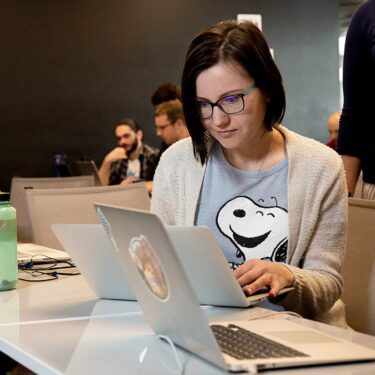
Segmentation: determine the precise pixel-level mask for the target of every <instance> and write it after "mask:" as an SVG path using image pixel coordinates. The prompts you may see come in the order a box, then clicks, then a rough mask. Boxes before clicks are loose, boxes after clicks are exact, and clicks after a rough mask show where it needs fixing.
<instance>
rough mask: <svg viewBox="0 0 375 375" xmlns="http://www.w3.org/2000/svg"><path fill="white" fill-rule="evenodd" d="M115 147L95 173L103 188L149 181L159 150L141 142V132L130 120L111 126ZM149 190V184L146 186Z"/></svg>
mask: <svg viewBox="0 0 375 375" xmlns="http://www.w3.org/2000/svg"><path fill="white" fill-rule="evenodd" d="M115 135H116V138H117V141H118V147H115V148H114V149H113V150H112V151H110V152H109V153H108V154H107V155H106V156H105V158H104V160H103V163H102V165H101V167H100V169H99V175H100V178H101V180H102V183H103V185H116V184H131V183H133V182H134V181H136V180H139V179H143V180H145V181H146V182H147V181H152V179H153V177H154V173H155V169H156V166H157V164H158V161H159V150H158V149H157V148H154V147H151V146H149V145H147V144H145V143H143V142H142V137H143V132H142V130H141V129H140V127H139V125H138V124H137V123H136V122H135V121H134V120H132V119H130V118H125V119H123V120H122V121H120V122H119V123H118V124H116V126H115ZM148 187H149V190H151V184H150V183H148Z"/></svg>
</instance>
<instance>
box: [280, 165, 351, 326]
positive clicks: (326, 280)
mask: <svg viewBox="0 0 375 375" xmlns="http://www.w3.org/2000/svg"><path fill="white" fill-rule="evenodd" d="M331 161H332V160H329V159H325V161H324V165H323V167H321V170H320V171H319V170H317V172H316V173H317V175H319V179H317V180H315V181H313V182H312V184H313V185H310V186H309V191H310V192H314V196H313V197H310V196H306V197H305V202H303V204H302V206H301V210H299V212H300V213H301V214H302V215H303V216H302V218H301V228H300V229H299V231H298V232H299V233H300V234H299V235H300V236H301V238H298V239H297V247H299V246H300V244H299V243H301V242H303V248H304V249H303V250H304V254H303V258H295V259H292V260H291V264H287V265H286V266H287V267H288V268H289V269H290V271H291V272H292V273H293V274H294V277H295V282H294V284H293V287H294V290H293V291H291V292H289V293H288V295H287V296H286V297H285V298H284V299H283V300H282V301H280V304H281V305H282V306H283V307H284V308H285V309H287V310H293V311H295V312H297V313H299V314H301V315H303V316H304V317H306V318H312V319H318V320H320V318H322V319H326V318H327V316H326V315H325V314H326V313H327V312H328V311H329V310H330V309H331V308H332V307H333V305H334V304H335V303H336V301H338V299H339V298H340V296H341V293H342V288H343V277H342V272H341V268H342V263H343V260H344V256H345V248H346V232H347V211H348V198H347V189H346V181H345V173H344V168H343V167H342V163H341V162H340V160H339V159H338V158H337V159H336V161H335V162H334V164H333V163H331ZM313 186H314V187H313ZM301 203H302V202H301ZM305 211H307V212H305ZM289 213H290V214H291V212H289ZM306 236H307V237H306ZM340 318H341V317H340ZM334 319H336V317H335V318H334Z"/></svg>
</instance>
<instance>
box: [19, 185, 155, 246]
mask: <svg viewBox="0 0 375 375" xmlns="http://www.w3.org/2000/svg"><path fill="white" fill-rule="evenodd" d="M26 200H27V205H28V209H29V215H30V219H31V228H32V240H33V242H35V243H37V244H39V245H44V246H47V247H52V248H55V249H60V250H64V249H63V247H62V246H61V244H60V242H59V241H58V240H57V238H56V237H55V235H54V234H53V232H52V230H51V224H55V223H66V224H95V223H99V219H98V217H97V215H96V212H95V208H94V203H104V204H111V205H116V206H124V207H131V208H138V209H142V210H147V211H148V210H150V197H149V195H148V192H147V188H146V183H145V182H140V183H135V184H131V185H115V186H96V187H86V188H85V187H84V188H73V189H32V190H26Z"/></svg>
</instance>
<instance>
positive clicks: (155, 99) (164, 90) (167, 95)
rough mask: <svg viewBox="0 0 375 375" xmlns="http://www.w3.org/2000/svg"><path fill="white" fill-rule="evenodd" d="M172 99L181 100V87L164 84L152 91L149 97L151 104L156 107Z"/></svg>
mask: <svg viewBox="0 0 375 375" xmlns="http://www.w3.org/2000/svg"><path fill="white" fill-rule="evenodd" d="M174 99H178V100H181V87H180V86H179V85H176V84H175V83H172V82H165V83H163V84H161V85H160V86H159V87H158V88H157V89H156V90H155V91H154V93H153V94H152V96H151V103H152V105H154V106H157V105H159V104H161V103H164V102H167V101H169V100H174Z"/></svg>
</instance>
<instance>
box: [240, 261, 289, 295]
mask: <svg viewBox="0 0 375 375" xmlns="http://www.w3.org/2000/svg"><path fill="white" fill-rule="evenodd" d="M234 275H235V276H236V278H237V280H238V282H239V284H240V286H241V287H245V286H246V287H245V288H244V291H245V293H246V294H252V293H254V292H256V291H257V290H259V289H262V288H264V287H268V288H270V292H269V295H270V297H271V298H274V297H276V296H277V295H278V294H279V292H280V290H281V289H283V288H286V287H289V286H292V285H293V283H294V275H293V273H292V272H291V271H290V270H289V269H288V267H286V265H285V264H284V263H274V262H269V261H265V260H259V259H251V260H248V261H247V262H245V263H244V264H242V265H241V266H240V267H238V268H237V269H236V270H234Z"/></svg>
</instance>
